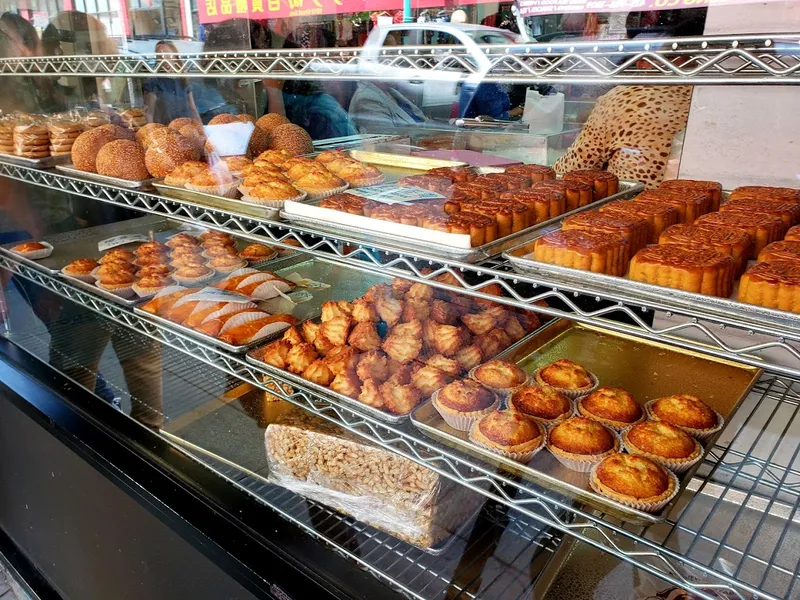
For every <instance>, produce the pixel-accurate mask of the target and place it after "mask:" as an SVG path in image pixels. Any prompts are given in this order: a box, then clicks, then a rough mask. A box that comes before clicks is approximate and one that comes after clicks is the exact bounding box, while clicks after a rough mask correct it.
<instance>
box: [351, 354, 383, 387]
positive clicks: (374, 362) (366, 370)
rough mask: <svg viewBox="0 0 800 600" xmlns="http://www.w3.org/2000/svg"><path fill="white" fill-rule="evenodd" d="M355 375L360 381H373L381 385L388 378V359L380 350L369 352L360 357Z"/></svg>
mask: <svg viewBox="0 0 800 600" xmlns="http://www.w3.org/2000/svg"><path fill="white" fill-rule="evenodd" d="M356 375H358V378H359V379H360V380H361V381H366V380H367V379H373V380H375V381H376V382H377V383H383V382H384V381H386V380H387V379H388V378H389V359H388V358H387V357H386V355H385V354H384V353H383V352H381V351H380V350H370V351H369V352H365V353H364V354H362V355H360V356H359V358H358V367H356Z"/></svg>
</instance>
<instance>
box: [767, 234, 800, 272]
mask: <svg viewBox="0 0 800 600" xmlns="http://www.w3.org/2000/svg"><path fill="white" fill-rule="evenodd" d="M778 261H788V262H791V263H794V264H795V265H798V266H800V241H792V240H789V241H786V240H783V241H781V242H772V243H771V244H770V245H769V246H766V247H765V248H764V249H763V250H762V251H761V252H759V253H758V262H778Z"/></svg>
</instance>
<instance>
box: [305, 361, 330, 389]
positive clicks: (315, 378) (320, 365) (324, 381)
mask: <svg viewBox="0 0 800 600" xmlns="http://www.w3.org/2000/svg"><path fill="white" fill-rule="evenodd" d="M301 377H302V378H303V379H307V380H308V381H310V382H311V383H316V384H317V385H324V386H328V385H330V383H331V381H333V373H331V370H330V369H329V368H328V365H326V364H325V362H324V361H323V360H321V359H317V360H315V361H314V362H313V363H311V364H310V365H308V367H307V368H306V370H305V371H303V374H302V375H301Z"/></svg>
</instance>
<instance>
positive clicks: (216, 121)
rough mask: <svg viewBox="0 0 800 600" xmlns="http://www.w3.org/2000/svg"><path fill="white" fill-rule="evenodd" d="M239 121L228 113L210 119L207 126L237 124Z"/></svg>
mask: <svg viewBox="0 0 800 600" xmlns="http://www.w3.org/2000/svg"><path fill="white" fill-rule="evenodd" d="M238 122H239V119H237V118H236V115H232V114H230V113H222V114H221V115H217V116H216V117H214V118H213V119H211V120H210V121H209V122H208V124H209V125H224V124H226V123H238Z"/></svg>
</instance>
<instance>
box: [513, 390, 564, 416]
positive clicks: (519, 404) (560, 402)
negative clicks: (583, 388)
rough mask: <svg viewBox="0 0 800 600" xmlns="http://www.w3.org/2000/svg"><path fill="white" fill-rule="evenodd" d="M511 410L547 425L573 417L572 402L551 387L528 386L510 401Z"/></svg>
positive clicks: (514, 393) (517, 392) (515, 393)
mask: <svg viewBox="0 0 800 600" xmlns="http://www.w3.org/2000/svg"><path fill="white" fill-rule="evenodd" d="M508 406H509V408H513V409H514V410H516V411H518V412H520V413H522V414H523V415H525V416H526V417H529V418H531V419H533V420H534V421H539V422H540V423H544V424H547V425H551V424H554V423H559V422H561V421H563V420H564V419H567V418H569V417H571V416H572V402H571V401H570V399H569V398H567V397H566V396H565V395H564V394H562V393H561V392H559V391H558V390H557V389H555V388H552V387H550V386H549V385H526V386H525V387H523V388H521V389H519V390H516V391H515V392H513V393H512V394H511V396H510V397H509V399H508Z"/></svg>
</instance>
